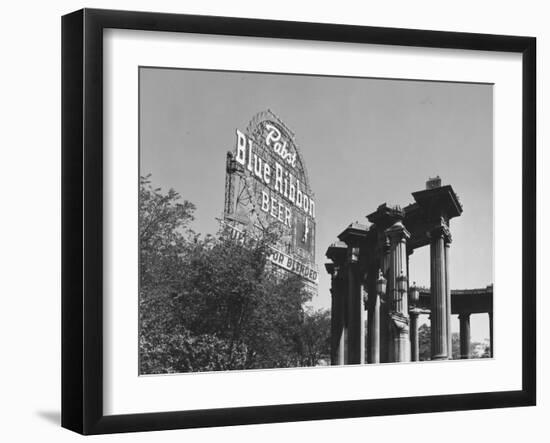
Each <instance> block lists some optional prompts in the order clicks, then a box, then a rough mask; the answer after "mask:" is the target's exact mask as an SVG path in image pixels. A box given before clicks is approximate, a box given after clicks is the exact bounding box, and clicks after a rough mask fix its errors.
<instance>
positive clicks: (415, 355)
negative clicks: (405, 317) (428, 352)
mask: <svg viewBox="0 0 550 443" xmlns="http://www.w3.org/2000/svg"><path fill="white" fill-rule="evenodd" d="M418 314H419V311H418V310H416V309H412V310H410V311H409V318H410V320H409V329H410V334H411V361H418V359H419V350H418Z"/></svg>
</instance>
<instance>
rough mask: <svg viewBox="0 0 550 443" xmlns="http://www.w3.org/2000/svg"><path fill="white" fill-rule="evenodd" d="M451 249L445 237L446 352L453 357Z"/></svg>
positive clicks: (448, 240)
mask: <svg viewBox="0 0 550 443" xmlns="http://www.w3.org/2000/svg"><path fill="white" fill-rule="evenodd" d="M450 249H451V242H450V239H449V238H446V239H445V295H446V298H447V352H448V354H449V358H450V359H452V358H453V332H452V329H451V314H452V305H451V303H452V301H451V284H450V280H449V255H450Z"/></svg>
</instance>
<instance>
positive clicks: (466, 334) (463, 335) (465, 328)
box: [458, 314, 470, 358]
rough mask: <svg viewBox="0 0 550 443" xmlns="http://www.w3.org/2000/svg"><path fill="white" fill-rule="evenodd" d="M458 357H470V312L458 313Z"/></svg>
mask: <svg viewBox="0 0 550 443" xmlns="http://www.w3.org/2000/svg"><path fill="white" fill-rule="evenodd" d="M458 318H459V320H460V358H470V314H460V315H459V316H458Z"/></svg>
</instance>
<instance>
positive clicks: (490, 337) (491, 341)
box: [489, 312, 495, 357]
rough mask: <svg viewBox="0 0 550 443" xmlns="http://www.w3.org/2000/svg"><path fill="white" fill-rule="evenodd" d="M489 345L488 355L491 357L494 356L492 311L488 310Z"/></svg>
mask: <svg viewBox="0 0 550 443" xmlns="http://www.w3.org/2000/svg"><path fill="white" fill-rule="evenodd" d="M489 346H490V347H491V348H490V353H489V355H490V356H491V357H494V356H495V353H494V348H493V313H492V312H489Z"/></svg>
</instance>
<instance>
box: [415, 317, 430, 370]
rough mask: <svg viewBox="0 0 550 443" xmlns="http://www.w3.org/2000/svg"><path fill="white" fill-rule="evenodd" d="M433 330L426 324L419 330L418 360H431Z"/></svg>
mask: <svg viewBox="0 0 550 443" xmlns="http://www.w3.org/2000/svg"><path fill="white" fill-rule="evenodd" d="M431 347H432V337H431V329H430V326H428V325H427V324H426V323H423V324H422V325H420V327H419V328H418V358H419V360H421V361H422V360H431V357H432V349H431Z"/></svg>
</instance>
